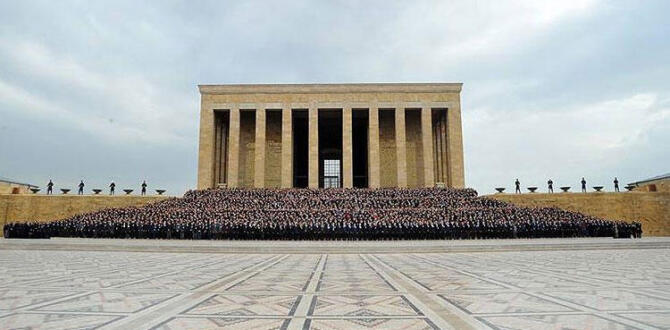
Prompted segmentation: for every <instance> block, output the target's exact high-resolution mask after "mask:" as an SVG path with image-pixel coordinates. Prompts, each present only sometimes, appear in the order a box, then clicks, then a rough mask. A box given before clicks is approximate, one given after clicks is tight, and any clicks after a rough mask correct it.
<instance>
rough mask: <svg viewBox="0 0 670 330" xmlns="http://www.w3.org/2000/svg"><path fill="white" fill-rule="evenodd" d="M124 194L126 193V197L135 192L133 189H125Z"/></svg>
mask: <svg viewBox="0 0 670 330" xmlns="http://www.w3.org/2000/svg"><path fill="white" fill-rule="evenodd" d="M123 192H125V193H126V195H130V193H131V192H133V190H132V189H123Z"/></svg>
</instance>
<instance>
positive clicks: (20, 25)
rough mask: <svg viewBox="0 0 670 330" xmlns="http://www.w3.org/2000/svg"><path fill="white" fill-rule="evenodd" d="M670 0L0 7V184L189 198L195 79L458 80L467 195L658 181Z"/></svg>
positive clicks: (669, 123) (667, 130)
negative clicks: (517, 183) (143, 188)
mask: <svg viewBox="0 0 670 330" xmlns="http://www.w3.org/2000/svg"><path fill="white" fill-rule="evenodd" d="M669 12H670V1H667V0H659V1H653V0H645V1H637V0H634V1H597V0H587V1H572V0H561V1H539V0H528V1H497V0H491V1H480V0H463V1H452V0H445V1H389V0H383V1H353V0H352V1H307V0H298V1H291V0H283V1H249V0H245V1H164V0H161V1H134V0H133V1H119V0H115V1H51V0H50V1H0V176H4V177H9V178H12V179H15V180H18V181H24V182H29V183H33V184H37V185H40V186H42V187H43V186H44V185H45V183H46V182H47V181H48V180H49V178H52V179H53V180H54V182H55V183H56V186H57V188H60V187H62V186H68V187H72V188H74V186H75V185H76V184H77V183H78V182H79V180H80V179H84V180H85V181H86V182H87V189H88V188H94V187H106V186H107V185H108V184H109V181H110V180H114V181H116V182H117V187H118V188H126V187H130V188H135V189H137V188H138V185H139V183H140V182H141V180H143V179H146V180H147V181H148V182H149V184H150V188H153V189H155V188H159V187H160V188H165V189H168V191H169V192H170V193H172V194H181V193H183V192H184V191H185V190H187V189H190V188H193V187H195V183H196V168H197V148H198V143H197V141H198V139H197V137H198V112H199V94H198V89H197V85H198V84H228V83H354V82H463V83H464V85H463V92H462V116H463V132H464V145H465V167H466V185H467V186H470V187H473V188H475V189H477V190H478V191H479V192H480V194H488V193H491V192H493V187H499V186H506V187H508V189H511V188H512V187H513V181H514V179H515V178H517V177H518V178H519V180H521V182H522V185H523V186H524V187H525V186H530V185H537V186H541V187H542V189H544V187H545V182H546V181H547V178H549V177H551V178H553V180H554V182H555V185H556V186H563V185H571V186H573V189H576V188H577V186H578V184H579V183H578V182H579V180H580V179H581V177H582V176H585V177H586V178H587V180H588V181H589V185H590V186H591V185H596V184H602V185H606V186H607V189H611V180H612V178H613V177H614V176H618V177H619V179H620V181H622V183H627V182H631V181H635V180H638V179H643V178H646V177H649V176H653V175H657V174H662V173H666V172H670V166H669V164H670V24H669V23H668V13H669Z"/></svg>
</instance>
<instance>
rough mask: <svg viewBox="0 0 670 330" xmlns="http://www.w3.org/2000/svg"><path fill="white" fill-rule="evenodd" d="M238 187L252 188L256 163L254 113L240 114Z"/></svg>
mask: <svg viewBox="0 0 670 330" xmlns="http://www.w3.org/2000/svg"><path fill="white" fill-rule="evenodd" d="M239 159H240V165H239V166H240V167H239V180H240V183H239V185H238V186H239V187H253V186H254V174H255V172H254V169H255V167H254V165H255V163H256V112H254V111H241V112H240V158H239Z"/></svg>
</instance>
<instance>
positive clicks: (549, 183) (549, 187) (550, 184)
mask: <svg viewBox="0 0 670 330" xmlns="http://www.w3.org/2000/svg"><path fill="white" fill-rule="evenodd" d="M547 190H548V191H549V193H550V194H553V193H554V181H551V179H549V181H547Z"/></svg>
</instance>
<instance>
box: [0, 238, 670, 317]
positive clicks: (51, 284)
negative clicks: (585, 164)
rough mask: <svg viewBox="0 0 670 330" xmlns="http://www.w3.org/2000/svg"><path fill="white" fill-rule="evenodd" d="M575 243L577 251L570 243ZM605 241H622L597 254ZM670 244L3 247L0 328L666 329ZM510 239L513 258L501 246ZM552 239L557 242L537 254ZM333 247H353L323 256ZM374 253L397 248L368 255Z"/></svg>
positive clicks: (66, 243) (593, 241) (115, 243)
mask: <svg viewBox="0 0 670 330" xmlns="http://www.w3.org/2000/svg"><path fill="white" fill-rule="evenodd" d="M35 242H38V241H35ZM45 242H49V243H48V244H52V246H56V245H58V244H60V245H62V246H72V245H73V244H74V245H76V244H83V243H86V244H96V243H95V242H91V240H50V241H42V244H45ZM53 242H57V243H53ZM98 242H99V243H97V244H100V245H104V246H109V245H111V246H117V247H118V246H125V247H128V246H136V247H141V246H143V245H149V246H155V245H156V242H155V241H142V240H133V241H132V243H129V242H127V241H124V240H98ZM514 242H516V243H514ZM566 242H568V243H571V244H570V245H571V248H569V249H568V248H560V247H561V246H565V243H566ZM606 243H607V244H615V245H614V247H613V248H603V249H599V248H597V246H605V247H607V246H608V245H607V244H606ZM641 243H654V245H649V246H646V247H645V245H640V244H641ZM669 243H670V240H668V239H642V240H634V241H632V240H616V241H615V240H612V239H584V240H579V239H574V240H526V241H513V242H512V241H497V243H496V241H464V242H462V243H448V244H453V246H470V247H477V246H481V247H484V249H483V250H482V251H487V252H485V253H482V252H452V253H420V252H417V253H392V252H393V251H392V249H393V246H394V245H397V246H399V247H401V248H402V247H403V246H419V247H424V248H426V249H428V250H429V248H430V247H431V246H435V245H438V246H442V245H444V244H447V243H444V242H360V243H358V242H313V243H309V242H255V243H254V242H238V243H235V242H228V243H225V242H222V243H212V244H214V245H217V244H219V245H220V246H231V245H235V246H238V247H240V246H247V245H248V246H249V250H250V251H254V249H253V248H252V247H253V246H254V245H253V244H256V245H258V244H264V245H270V246H271V245H277V246H280V247H281V246H283V247H284V248H286V247H288V246H291V245H294V246H298V247H301V248H310V246H311V252H313V253H312V254H309V253H304V252H306V251H302V252H303V253H185V252H129V251H121V250H118V249H117V250H115V251H91V252H88V251H80V250H69V251H68V250H54V251H47V250H39V249H38V250H35V249H31V248H30V244H29V243H26V242H25V241H8V240H0V328H1V329H13V328H30V327H35V328H51V329H63V328H78V329H79V328H103V329H184V328H188V329H194V328H198V329H200V328H221V327H229V328H241V329H274V328H283V329H305V328H311V329H355V328H383V329H389V328H391V329H393V328H402V329H448V328H456V329H467V328H475V329H480V328H481V329H488V328H494V329H496V328H497V329H561V328H573V329H655V328H665V329H667V328H670V253H669V252H670V250H669V249H668V246H669ZM35 244H38V243H35ZM160 244H166V246H174V245H177V246H179V245H184V246H186V245H191V246H196V247H197V246H203V247H205V246H209V244H208V243H202V242H174V241H170V242H168V243H160ZM510 244H512V245H514V246H516V250H505V249H503V250H500V251H496V250H495V249H493V250H491V249H492V247H496V246H506V245H510ZM552 244H554V245H556V246H557V247H558V248H557V249H556V250H553V251H552V250H542V251H537V249H533V247H534V246H548V245H552ZM594 244H596V245H594ZM331 245H333V246H335V245H337V246H340V247H347V246H348V247H351V248H352V251H355V253H331V252H323V251H320V249H322V248H323V247H324V246H326V247H328V246H331ZM663 245H665V248H663ZM17 246H21V247H22V248H21V249H19V248H17ZM366 246H368V247H372V248H373V250H374V248H375V247H376V248H378V247H379V246H383V247H385V248H386V250H385V251H383V252H380V253H368V252H366V251H365V249H366ZM523 246H525V248H523ZM580 246H583V247H584V248H583V249H580ZM650 246H652V247H650ZM130 250H131V251H132V250H133V249H130ZM401 250H402V249H401ZM307 252H310V251H307Z"/></svg>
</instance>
